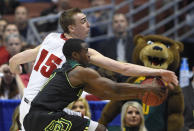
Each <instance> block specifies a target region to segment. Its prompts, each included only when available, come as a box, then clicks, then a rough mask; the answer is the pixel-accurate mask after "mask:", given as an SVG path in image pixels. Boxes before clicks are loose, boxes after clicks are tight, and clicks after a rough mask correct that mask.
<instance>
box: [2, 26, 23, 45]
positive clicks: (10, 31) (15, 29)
mask: <svg viewBox="0 0 194 131" xmlns="http://www.w3.org/2000/svg"><path fill="white" fill-rule="evenodd" d="M10 34H19V29H18V27H17V25H16V24H14V23H8V24H7V26H6V27H5V31H4V33H3V44H4V42H5V39H6V37H7V36H8V35H10Z"/></svg>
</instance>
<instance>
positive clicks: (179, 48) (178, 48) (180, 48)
mask: <svg viewBox="0 0 194 131" xmlns="http://www.w3.org/2000/svg"><path fill="white" fill-rule="evenodd" d="M176 45H177V47H176V48H177V50H179V52H182V51H183V49H184V45H183V43H182V42H179V41H176Z"/></svg>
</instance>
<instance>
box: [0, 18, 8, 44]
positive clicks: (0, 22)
mask: <svg viewBox="0 0 194 131" xmlns="http://www.w3.org/2000/svg"><path fill="white" fill-rule="evenodd" d="M6 25H7V20H6V19H2V18H1V19H0V38H1V42H0V47H1V46H2V38H3V33H4V30H5V27H6Z"/></svg>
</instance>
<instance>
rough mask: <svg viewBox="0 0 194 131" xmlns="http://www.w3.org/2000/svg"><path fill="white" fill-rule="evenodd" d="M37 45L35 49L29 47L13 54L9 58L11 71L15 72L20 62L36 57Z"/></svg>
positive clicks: (30, 60)
mask: <svg viewBox="0 0 194 131" xmlns="http://www.w3.org/2000/svg"><path fill="white" fill-rule="evenodd" d="M38 49H39V47H37V48H35V49H29V50H26V51H23V52H20V53H18V54H16V55H14V56H13V57H12V58H10V60H9V67H10V70H11V72H13V73H15V72H16V70H18V69H17V68H19V65H20V64H24V63H28V62H32V61H34V60H35V59H36V56H37V54H38Z"/></svg>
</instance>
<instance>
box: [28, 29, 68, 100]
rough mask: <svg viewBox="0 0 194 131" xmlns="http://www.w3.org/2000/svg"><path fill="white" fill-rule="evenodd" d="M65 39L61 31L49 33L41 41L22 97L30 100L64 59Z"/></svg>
mask: <svg viewBox="0 0 194 131" xmlns="http://www.w3.org/2000/svg"><path fill="white" fill-rule="evenodd" d="M66 40H67V39H66V38H65V37H64V35H63V34H61V33H50V34H49V35H48V36H47V37H46V38H45V39H44V41H43V42H42V44H41V47H40V50H39V52H38V55H37V57H36V61H35V63H34V66H33V70H32V73H31V76H30V80H29V83H28V86H27V88H25V89H24V97H26V98H27V99H28V100H30V101H32V100H33V99H34V97H35V96H36V95H37V94H38V92H39V91H40V90H41V88H42V86H43V85H44V84H45V83H46V81H47V80H48V78H49V76H50V75H51V74H52V72H53V70H55V69H56V68H59V67H61V66H62V65H63V63H64V62H65V61H66V58H65V56H64V55H63V52H62V48H63V45H64V43H65V41H66Z"/></svg>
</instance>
